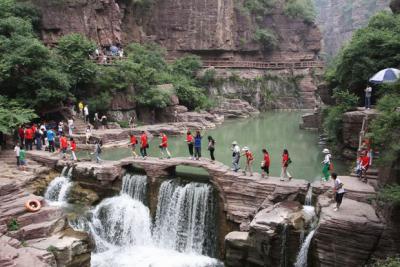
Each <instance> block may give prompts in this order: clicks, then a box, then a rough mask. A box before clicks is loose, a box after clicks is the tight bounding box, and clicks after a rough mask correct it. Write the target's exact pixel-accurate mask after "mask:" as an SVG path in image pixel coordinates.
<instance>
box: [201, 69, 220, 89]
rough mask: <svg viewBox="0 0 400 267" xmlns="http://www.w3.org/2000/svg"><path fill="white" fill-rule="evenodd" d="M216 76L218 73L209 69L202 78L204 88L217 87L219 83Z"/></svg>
mask: <svg viewBox="0 0 400 267" xmlns="http://www.w3.org/2000/svg"><path fill="white" fill-rule="evenodd" d="M216 75H217V72H216V70H215V69H208V70H206V71H205V72H204V74H203V75H202V76H201V77H200V83H201V84H202V85H204V86H210V85H215V83H216V82H217V78H216Z"/></svg>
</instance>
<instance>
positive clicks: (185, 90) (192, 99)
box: [174, 80, 211, 110]
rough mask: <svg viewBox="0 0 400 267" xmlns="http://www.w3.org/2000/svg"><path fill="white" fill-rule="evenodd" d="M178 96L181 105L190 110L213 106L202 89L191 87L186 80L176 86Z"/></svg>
mask: <svg viewBox="0 0 400 267" xmlns="http://www.w3.org/2000/svg"><path fill="white" fill-rule="evenodd" d="M174 88H175V91H176V95H177V96H178V98H179V101H180V103H181V104H183V105H185V106H186V107H187V108H188V109H190V110H194V109H204V108H208V107H210V106H211V102H210V101H208V99H207V96H206V95H205V93H204V90H203V89H202V88H198V87H195V86H193V85H191V84H190V83H189V82H188V81H186V80H181V81H179V82H177V83H175V84H174Z"/></svg>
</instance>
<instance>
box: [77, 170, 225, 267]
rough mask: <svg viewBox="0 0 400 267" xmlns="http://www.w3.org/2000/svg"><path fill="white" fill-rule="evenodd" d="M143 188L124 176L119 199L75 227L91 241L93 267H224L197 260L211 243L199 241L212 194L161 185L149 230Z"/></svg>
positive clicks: (192, 186)
mask: <svg viewBox="0 0 400 267" xmlns="http://www.w3.org/2000/svg"><path fill="white" fill-rule="evenodd" d="M145 178H146V177H145ZM133 180H136V181H133ZM146 183H147V181H146V179H144V178H143V176H136V175H132V176H126V177H125V178H124V181H123V187H122V190H121V194H120V195H119V196H115V197H112V198H107V199H104V200H103V201H102V202H101V203H100V204H99V205H97V207H96V208H95V209H94V210H92V212H91V213H92V214H91V218H90V219H89V221H88V222H83V223H82V221H78V222H77V225H82V226H84V227H85V228H86V225H87V226H88V228H89V229H90V232H91V234H92V236H93V240H94V241H95V244H96V249H95V252H94V253H93V254H92V261H91V262H92V266H94V267H103V266H104V267H106V266H107V267H108V266H114V267H125V266H126V267H128V266H129V267H130V266H135V267H142V266H143V267H149V266H151V267H214V266H223V265H221V264H220V263H219V262H218V261H217V260H216V259H212V258H209V257H207V256H203V255H200V254H201V253H203V251H207V250H208V244H209V243H211V242H209V243H207V242H205V241H204V240H207V237H208V236H209V235H210V234H209V233H207V232H206V231H207V230H208V229H209V227H210V225H211V224H212V220H211V219H210V218H211V214H213V210H212V209H213V208H214V207H213V205H211V203H212V202H213V199H212V195H213V194H212V188H211V187H210V186H209V185H205V184H197V183H189V184H187V185H185V186H180V185H178V184H175V183H174V182H171V181H167V182H164V183H163V184H162V185H161V188H160V193H159V203H158V207H157V214H156V223H155V224H154V225H153V226H152V223H151V217H150V212H149V209H148V208H147V207H146V206H145V205H144V204H143V203H142V202H141V201H140V199H144V198H145V197H144V196H145V195H146ZM128 194H129V195H128ZM133 197H135V198H136V199H133ZM174 201H175V202H174ZM174 220H175V221H174ZM166 224H170V225H169V226H170V227H168V226H167V225H166ZM152 230H153V233H152ZM170 238H172V239H173V240H174V242H175V243H174V244H173V243H172V242H170ZM212 241H214V240H212ZM212 243H215V242H212ZM203 254H204V253H203Z"/></svg>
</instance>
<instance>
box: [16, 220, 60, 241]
mask: <svg viewBox="0 0 400 267" xmlns="http://www.w3.org/2000/svg"><path fill="white" fill-rule="evenodd" d="M65 225H66V220H65V218H61V219H55V220H51V221H46V222H40V223H34V224H29V225H27V226H24V227H22V228H21V229H19V230H18V231H16V232H14V233H12V236H16V237H18V238H17V239H19V240H31V239H37V238H42V237H47V236H50V235H51V234H54V233H57V232H60V231H61V230H62V229H63V228H64V227H65Z"/></svg>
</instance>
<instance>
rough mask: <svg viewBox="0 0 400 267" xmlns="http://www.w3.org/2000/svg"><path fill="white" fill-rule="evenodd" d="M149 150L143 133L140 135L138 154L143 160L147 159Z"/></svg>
mask: <svg viewBox="0 0 400 267" xmlns="http://www.w3.org/2000/svg"><path fill="white" fill-rule="evenodd" d="M148 148H149V143H148V140H147V135H146V133H145V132H144V131H142V134H141V135H140V154H141V155H142V157H143V158H144V159H146V158H147V149H148Z"/></svg>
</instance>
